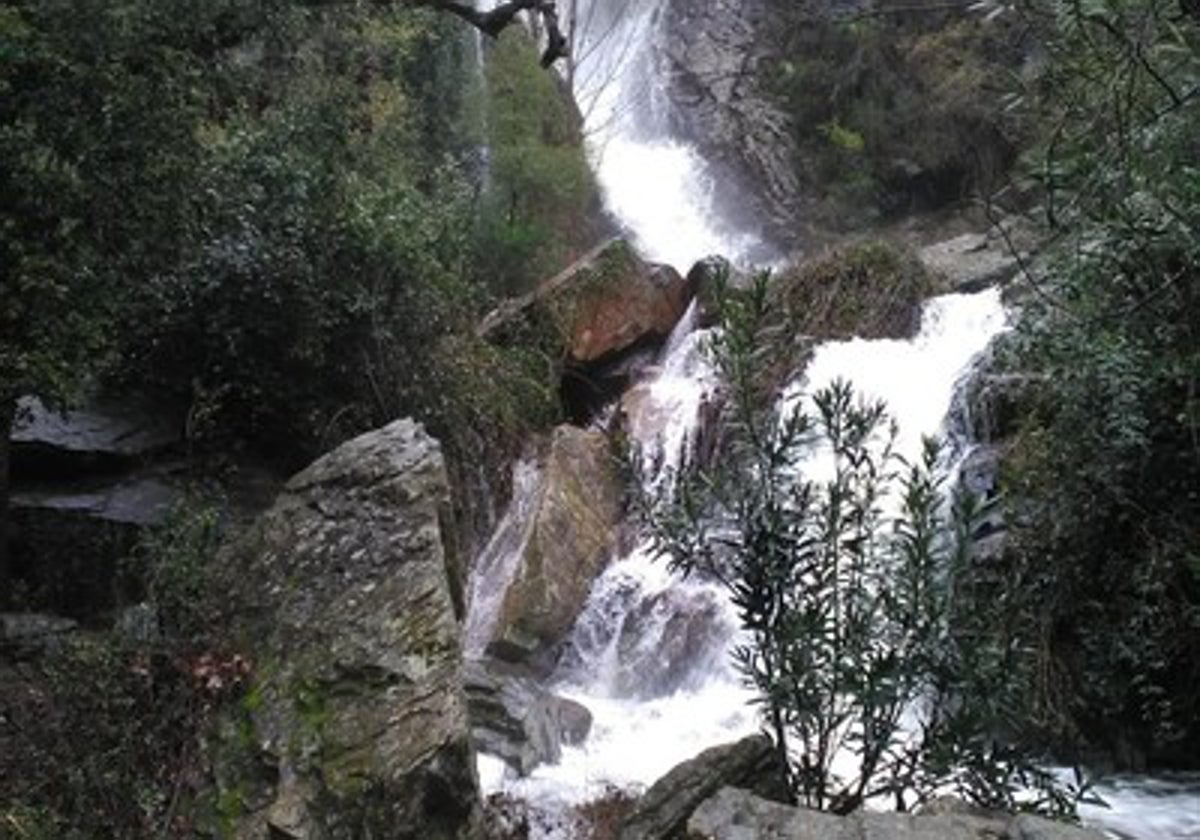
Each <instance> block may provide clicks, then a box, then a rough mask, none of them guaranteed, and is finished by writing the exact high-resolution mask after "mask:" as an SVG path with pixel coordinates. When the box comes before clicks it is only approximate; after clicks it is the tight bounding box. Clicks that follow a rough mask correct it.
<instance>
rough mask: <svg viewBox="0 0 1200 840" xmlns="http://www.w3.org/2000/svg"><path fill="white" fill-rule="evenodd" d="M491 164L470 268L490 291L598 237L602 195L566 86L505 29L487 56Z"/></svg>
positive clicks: (529, 283) (516, 283) (557, 264)
mask: <svg viewBox="0 0 1200 840" xmlns="http://www.w3.org/2000/svg"><path fill="white" fill-rule="evenodd" d="M485 74H486V92H487V98H486V111H487V116H486V118H485V142H486V143H487V144H488V149H489V159H490V169H489V171H488V172H487V178H488V179H487V181H486V182H485V192H484V195H483V202H482V208H481V214H480V221H479V231H478V243H477V246H476V247H477V251H476V253H477V257H476V259H477V264H476V269H475V270H476V271H477V272H478V273H479V275H480V276H481V278H482V279H483V280H484V281H485V282H486V283H487V284H488V285H489V287H490V288H492V289H493V290H495V291H496V292H498V293H501V294H505V295H514V294H519V293H523V292H526V291H528V290H529V289H530V288H532V287H533V285H534V284H536V283H537V282H538V281H540V280H543V279H545V278H547V277H549V276H551V275H553V274H554V273H555V272H557V271H558V270H560V269H561V268H562V267H563V266H565V265H566V264H568V263H569V262H570V261H571V260H572V259H574V258H575V257H578V256H579V255H580V254H582V253H583V252H584V251H586V250H587V249H588V248H590V247H592V246H593V245H594V244H595V243H596V241H597V239H598V233H599V232H598V227H597V219H598V217H599V214H600V209H599V193H598V191H597V189H596V185H595V183H594V181H593V178H592V173H591V170H590V168H589V167H588V163H587V157H586V155H585V153H584V148H583V134H582V126H581V122H582V120H581V118H580V116H579V114H578V113H577V112H576V111H575V109H574V103H573V102H572V100H571V97H570V93H569V91H567V90H566V88H565V87H564V86H563V85H562V84H561V83H560V82H559V81H558V80H557V79H556V77H555V76H554V75H553V74H547V73H546V72H545V71H543V70H541V69H540V68H539V67H538V64H537V47H536V44H534V43H533V40H532V39H531V38H530V37H529V35H528V33H526V32H525V31H523V30H520V29H517V28H514V29H511V30H508V31H506V32H505V33H504V34H503V35H502V36H501V37H500V38H499V40H498V41H497V42H496V43H495V44H494V46H492V48H491V49H490V50H488V51H487V53H486V61H485Z"/></svg>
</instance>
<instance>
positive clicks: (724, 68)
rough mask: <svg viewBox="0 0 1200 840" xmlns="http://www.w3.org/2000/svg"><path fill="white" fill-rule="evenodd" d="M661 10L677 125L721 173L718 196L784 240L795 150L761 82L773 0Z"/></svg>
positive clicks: (685, 1)
mask: <svg viewBox="0 0 1200 840" xmlns="http://www.w3.org/2000/svg"><path fill="white" fill-rule="evenodd" d="M664 14H665V18H666V33H665V38H664V39H663V49H664V54H665V61H666V62H667V70H668V74H667V78H668V83H669V95H670V99H671V103H672V105H673V108H672V122H673V123H674V127H675V129H676V130H677V131H678V132H679V133H681V134H682V135H683V136H685V137H687V138H688V139H690V140H692V141H693V142H695V143H696V144H697V145H698V146H699V147H700V148H701V149H702V151H703V152H704V153H705V155H706V156H707V157H708V158H709V159H711V160H713V161H715V162H716V164H717V166H718V167H719V168H720V169H722V170H723V171H722V172H721V173H720V174H722V175H724V176H726V177H723V178H722V179H721V181H722V183H724V184H728V185H731V186H730V188H729V193H730V194H728V195H725V196H723V200H725V201H727V202H728V203H729V204H731V205H733V206H734V209H735V210H737V211H738V212H739V213H745V212H749V213H751V214H752V217H753V218H756V219H760V220H762V221H763V222H764V223H765V224H767V225H768V226H769V228H771V229H772V230H773V232H774V236H773V237H769V238H774V239H776V240H779V239H780V238H781V237H783V238H786V237H787V235H788V232H789V231H791V230H792V228H794V221H795V218H796V213H797V206H796V201H797V196H798V194H799V192H800V188H799V183H798V181H797V178H796V174H795V167H794V161H795V157H796V149H795V145H794V142H793V140H792V134H791V125H790V121H789V118H788V116H787V115H786V114H785V113H783V112H782V111H781V110H780V109H779V108H778V107H776V106H775V105H774V104H773V103H772V102H771V101H770V99H769V98H768V97H767V96H765V95H764V93H763V92H762V91H761V89H760V87H759V85H760V80H761V78H762V68H761V65H762V64H763V62H764V61H765V60H766V59H767V58H768V53H767V49H768V47H767V44H768V43H769V40H770V39H769V37H767V35H768V33H770V32H771V30H772V27H773V25H774V23H773V20H774V18H773V15H774V11H773V7H772V0H715V2H707V3H696V2H694V0H671V2H670V3H669V4H668V7H667V9H666V10H665V12H664ZM738 185H740V188H739V186H738ZM739 205H740V206H739ZM783 244H788V243H786V241H785V242H783Z"/></svg>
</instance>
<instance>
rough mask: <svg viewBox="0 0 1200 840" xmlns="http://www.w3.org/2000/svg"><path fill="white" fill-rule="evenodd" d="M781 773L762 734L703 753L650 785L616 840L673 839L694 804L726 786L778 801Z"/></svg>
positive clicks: (775, 755)
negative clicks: (746, 790) (743, 789)
mask: <svg viewBox="0 0 1200 840" xmlns="http://www.w3.org/2000/svg"><path fill="white" fill-rule="evenodd" d="M783 774H784V768H783V765H782V762H781V760H780V756H779V753H778V752H777V751H776V749H775V746H774V744H772V742H771V739H770V738H768V737H767V736H765V735H751V736H749V737H747V738H743V739H742V740H740V741H737V742H735V743H732V744H722V745H721V746H717V747H712V748H710V749H707V750H705V751H704V752H702V753H700V754H699V755H698V756H696V757H695V758H692V759H689V760H688V761H685V762H683V763H682V764H680V765H678V766H676V767H675V768H673V769H672V770H670V771H669V772H668V773H667V775H665V776H663V777H662V778H661V779H659V780H658V781H657V782H655V783H654V784H653V785H651V787H650V789H649V790H647V791H646V793H645V794H643V795H642V797H641V799H639V800H638V802H637V804H636V805H635V806H634V809H633V812H632V813H631V814H630V815H629V816H628V817H627V818H626V819H625V821H624V823H623V824H622V826H621V838H620V840H669V838H673V837H677V836H679V835H680V834H681V833H682V831H683V829H684V827H685V826H686V825H687V824H688V818H689V817H690V816H691V814H692V812H693V811H695V810H696V808H697V806H699V805H700V804H701V803H702V802H704V801H705V800H707V799H708V798H709V797H711V796H713V795H714V794H715V793H717V791H719V790H721V789H722V788H724V787H726V786H732V787H736V788H745V789H748V790H750V791H753V792H754V793H756V794H758V795H760V796H765V797H770V798H774V799H783V798H785V797H786V795H787V790H786V788H785V786H784V782H783V778H784V776H783Z"/></svg>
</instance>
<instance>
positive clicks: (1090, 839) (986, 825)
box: [687, 787, 1104, 840]
mask: <svg viewBox="0 0 1200 840" xmlns="http://www.w3.org/2000/svg"><path fill="white" fill-rule="evenodd" d="M942 810H943V811H945V810H949V811H951V813H945V812H943V813H934V814H916V815H914V814H894V813H877V812H869V811H856V812H855V813H853V814H851V815H849V816H846V817H838V816H834V815H832V814H826V813H821V812H819V811H809V810H807V809H804V808H794V807H791V806H788V805H780V804H778V803H776V802H769V801H767V800H765V799H760V798H759V797H757V796H755V795H754V794H753V793H751V792H749V791H745V790H738V789H736V788H733V787H725V788H722V789H721V790H720V791H719V792H718V793H717V794H716V795H715V796H713V797H711V798H710V799H708V800H707V801H705V802H704V803H703V804H702V805H701V806H700V807H699V808H697V809H696V811H695V813H694V814H693V815H692V817H691V818H690V819H689V820H688V822H687V830H688V835H687V836H688V837H689V838H694V840H748V839H749V838H766V837H770V838H773V840H927V839H928V838H936V840H1101V838H1103V837H1104V835H1103V834H1101V833H1100V832H1098V831H1093V830H1091V829H1085V828H1080V827H1079V826H1074V825H1068V824H1066V823H1058V822H1052V821H1050V820H1045V819H1041V818H1039V817H1033V816H1030V815H1028V814H1021V815H1018V816H1013V815H1010V814H999V813H989V812H977V811H974V810H972V809H968V808H965V807H962V808H958V809H953V808H952V809H942Z"/></svg>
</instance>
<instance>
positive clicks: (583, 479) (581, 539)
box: [487, 426, 623, 670]
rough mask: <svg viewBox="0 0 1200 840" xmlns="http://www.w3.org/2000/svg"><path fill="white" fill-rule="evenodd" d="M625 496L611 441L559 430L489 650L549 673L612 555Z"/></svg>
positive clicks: (582, 431)
mask: <svg viewBox="0 0 1200 840" xmlns="http://www.w3.org/2000/svg"><path fill="white" fill-rule="evenodd" d="M622 493H623V490H622V485H621V481H620V477H619V476H618V474H617V470H616V464H615V462H614V460H613V455H612V452H611V450H610V448H609V441H608V438H607V436H605V435H604V434H603V433H602V432H598V431H591V430H587V429H580V428H576V427H574V426H560V427H558V428H557V429H555V430H554V434H553V437H552V439H551V443H550V450H549V454H548V455H547V457H546V465H545V468H544V471H543V480H542V483H541V486H540V488H539V490H538V494H539V495H538V498H537V499H536V500H535V502H534V506H533V508H532V510H531V513H530V522H529V526H528V527H529V531H528V536H527V538H526V540H525V542H524V544H523V546H522V547H521V549H520V557H519V559H518V562H517V567H516V571H515V573H514V575H513V578H512V581H511V583H510V584H509V586H508V589H507V590H506V592H505V594H504V597H503V600H502V602H501V605H500V609H499V617H498V620H497V622H496V625H495V627H494V629H493V630H492V632H491V636H490V638H491V642H490V643H489V644H488V646H487V648H488V650H489V652H491V653H492V654H493V655H496V656H498V657H500V658H503V659H507V660H511V661H523V662H530V663H536V664H538V665H540V666H543V668H544V669H545V670H548V667H549V666H550V665H551V664H552V663H550V662H549V661H548V660H549V658H550V657H551V656H552V655H553V652H554V651H555V650H556V648H557V646H558V644H559V643H560V642H561V641H562V640H563V638H565V636H566V635H567V633H568V632H569V631H570V629H571V627H572V625H573V624H574V623H575V619H576V618H577V617H578V616H579V613H580V611H581V610H582V609H583V605H584V602H585V601H586V600H587V596H588V591H589V589H590V588H591V585H592V581H593V580H594V579H595V578H596V576H597V575H598V574H599V573H600V571H601V570H602V569H603V568H604V566H605V565H606V564H607V563H608V561H609V559H610V558H611V555H612V552H613V548H614V540H615V529H616V525H617V522H618V521H619V519H620V515H621V502H622Z"/></svg>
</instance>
